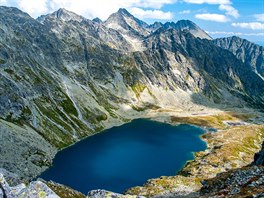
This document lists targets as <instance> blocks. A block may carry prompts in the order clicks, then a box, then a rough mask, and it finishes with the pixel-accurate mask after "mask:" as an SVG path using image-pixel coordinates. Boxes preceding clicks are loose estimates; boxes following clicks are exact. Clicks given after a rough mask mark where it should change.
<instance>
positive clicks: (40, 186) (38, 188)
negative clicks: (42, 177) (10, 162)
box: [0, 170, 59, 198]
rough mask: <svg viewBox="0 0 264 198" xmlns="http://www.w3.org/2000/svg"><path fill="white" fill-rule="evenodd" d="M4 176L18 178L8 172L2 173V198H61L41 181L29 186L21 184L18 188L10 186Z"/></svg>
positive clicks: (0, 189)
mask: <svg viewBox="0 0 264 198" xmlns="http://www.w3.org/2000/svg"><path fill="white" fill-rule="evenodd" d="M4 175H6V176H7V178H9V179H10V177H14V179H16V176H14V174H12V173H9V172H8V171H6V170H1V171H0V197H1V198H2V197H3V198H17V197H19V198H59V196H58V195H56V193H54V192H53V191H52V190H51V189H50V188H49V187H48V186H47V185H46V184H45V183H43V182H41V181H34V182H30V184H29V185H28V186H26V185H25V184H24V183H20V184H18V185H16V186H10V185H9V183H8V182H7V181H6V179H5V177H4Z"/></svg>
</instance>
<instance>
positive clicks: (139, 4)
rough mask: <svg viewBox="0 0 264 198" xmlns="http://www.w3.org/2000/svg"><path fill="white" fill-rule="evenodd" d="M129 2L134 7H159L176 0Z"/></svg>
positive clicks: (138, 0) (135, 0)
mask: <svg viewBox="0 0 264 198" xmlns="http://www.w3.org/2000/svg"><path fill="white" fill-rule="evenodd" d="M123 1H124V0H123ZM131 2H132V4H134V6H135V7H144V8H153V9H160V8H161V7H162V6H163V5H165V4H173V3H176V2H177V0H134V1H131ZM133 2H134V3H133Z"/></svg>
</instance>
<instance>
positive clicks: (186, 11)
mask: <svg viewBox="0 0 264 198" xmlns="http://www.w3.org/2000/svg"><path fill="white" fill-rule="evenodd" d="M190 13H191V10H183V11H181V12H179V14H190Z"/></svg>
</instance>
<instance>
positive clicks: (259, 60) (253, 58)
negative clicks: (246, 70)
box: [213, 36, 264, 77]
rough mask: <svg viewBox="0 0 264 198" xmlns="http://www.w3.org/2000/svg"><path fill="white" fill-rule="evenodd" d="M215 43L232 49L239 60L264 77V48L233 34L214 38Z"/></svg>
mask: <svg viewBox="0 0 264 198" xmlns="http://www.w3.org/2000/svg"><path fill="white" fill-rule="evenodd" d="M213 43H215V44H216V45H218V46H219V47H221V48H223V49H227V50H229V51H231V52H232V53H233V54H234V55H235V56H236V57H237V58H238V59H239V60H242V61H243V62H244V64H245V65H246V66H248V67H250V68H251V69H252V70H253V71H255V72H256V73H257V74H259V75H260V76H262V77H264V48H263V46H259V45H256V44H254V43H251V42H249V41H247V40H245V39H241V38H239V37H236V36H233V37H228V38H219V39H215V40H213Z"/></svg>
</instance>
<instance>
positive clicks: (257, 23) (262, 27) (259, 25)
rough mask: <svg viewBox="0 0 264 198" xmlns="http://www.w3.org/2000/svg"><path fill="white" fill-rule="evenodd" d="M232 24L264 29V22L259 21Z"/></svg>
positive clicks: (240, 26)
mask: <svg viewBox="0 0 264 198" xmlns="http://www.w3.org/2000/svg"><path fill="white" fill-rule="evenodd" d="M232 26H234V27H239V28H244V29H252V30H264V23H259V22H251V23H232Z"/></svg>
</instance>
